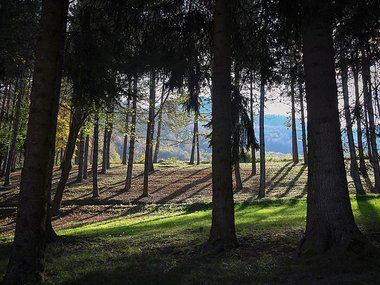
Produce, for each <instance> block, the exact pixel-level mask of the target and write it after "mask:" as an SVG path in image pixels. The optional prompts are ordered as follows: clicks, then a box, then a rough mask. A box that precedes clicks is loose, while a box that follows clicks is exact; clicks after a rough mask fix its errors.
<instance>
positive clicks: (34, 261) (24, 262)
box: [3, 0, 69, 284]
mask: <svg viewBox="0 0 380 285" xmlns="http://www.w3.org/2000/svg"><path fill="white" fill-rule="evenodd" d="M68 2H69V1H53V0H44V1H43V3H42V11H41V21H40V26H41V30H40V36H39V38H38V43H37V48H36V56H35V58H36V59H35V69H34V74H33V86H32V92H31V106H30V111H29V119H28V131H27V137H26V144H27V148H26V152H25V162H24V167H23V170H22V176H21V185H20V202H19V206H18V211H17V218H16V232H15V238H14V244H13V248H12V253H11V257H10V260H9V264H8V268H7V272H6V275H5V277H4V280H3V281H4V284H37V283H41V282H43V274H44V260H45V248H46V243H45V241H46V239H45V229H46V217H47V210H48V201H49V199H50V187H51V178H52V168H53V164H54V147H55V132H56V128H57V114H58V105H59V88H60V81H61V72H62V57H63V45H64V33H65V26H66V16H67V9H68Z"/></svg>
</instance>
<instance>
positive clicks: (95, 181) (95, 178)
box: [92, 115, 99, 197]
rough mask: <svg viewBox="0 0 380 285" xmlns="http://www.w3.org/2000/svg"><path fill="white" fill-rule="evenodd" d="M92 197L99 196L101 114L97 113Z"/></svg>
mask: <svg viewBox="0 0 380 285" xmlns="http://www.w3.org/2000/svg"><path fill="white" fill-rule="evenodd" d="M92 155H93V157H92V197H99V188H98V156H99V116H98V115H96V118H95V124H94V143H93V151H92Z"/></svg>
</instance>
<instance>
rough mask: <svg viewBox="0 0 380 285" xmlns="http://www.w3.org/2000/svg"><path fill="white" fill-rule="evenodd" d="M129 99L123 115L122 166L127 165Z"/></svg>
mask: <svg viewBox="0 0 380 285" xmlns="http://www.w3.org/2000/svg"><path fill="white" fill-rule="evenodd" d="M129 101H130V100H129V98H128V103H127V112H126V115H125V134H124V143H123V165H126V164H127V150H128V129H129V107H130V106H129V105H130V102H129Z"/></svg>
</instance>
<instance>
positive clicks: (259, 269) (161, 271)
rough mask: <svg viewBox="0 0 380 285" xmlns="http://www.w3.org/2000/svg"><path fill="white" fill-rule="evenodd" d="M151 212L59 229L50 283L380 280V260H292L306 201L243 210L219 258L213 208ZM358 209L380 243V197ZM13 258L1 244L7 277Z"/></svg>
mask: <svg viewBox="0 0 380 285" xmlns="http://www.w3.org/2000/svg"><path fill="white" fill-rule="evenodd" d="M149 207H153V208H154V207H156V208H155V209H156V210H158V212H157V213H156V214H155V215H153V216H152V215H146V214H147V213H149V212H150V211H151V210H152V209H149ZM149 207H148V208H144V209H141V213H135V214H134V215H131V216H129V217H127V218H126V217H124V218H118V219H113V220H109V221H105V222H104V221H103V222H99V223H95V224H89V225H86V226H82V227H77V228H68V229H64V230H60V231H59V234H60V235H61V238H60V240H59V241H58V242H56V243H54V244H51V245H49V247H48V251H47V274H46V282H47V283H48V284H217V283H220V284H268V283H269V284H283V283H289V284H295V283H299V284H311V283H312V282H317V284H320V283H319V282H322V281H324V282H326V283H325V284H337V282H338V283H342V282H343V283H342V284H366V283H367V284H369V283H371V284H373V280H378V279H374V278H378V277H380V276H378V275H377V273H376V272H379V269H380V264H379V263H378V261H375V262H374V261H372V260H371V261H368V260H365V259H364V260H363V259H362V260H350V261H349V266H346V265H347V264H346V263H345V262H342V264H338V265H337V264H335V263H334V264H332V263H331V262H329V261H326V260H325V261H324V262H323V264H319V265H318V266H315V264H314V263H313V264H314V265H313V264H306V263H304V262H301V261H296V260H295V259H294V251H295V248H296V246H297V242H298V241H299V239H300V238H301V236H302V231H303V228H304V223H305V212H306V201H305V200H304V199H300V200H296V199H277V200H269V199H265V200H261V201H246V202H244V203H240V204H237V205H236V224H237V233H238V237H239V242H240V245H241V246H240V247H239V248H237V249H235V250H232V251H230V252H228V253H221V254H218V255H212V254H210V253H207V252H205V251H203V247H202V244H203V243H204V242H205V241H206V239H207V236H208V232H209V227H210V221H211V211H210V205H209V204H207V203H197V204H184V205H170V206H168V205H167V206H166V207H158V208H157V206H155V205H151V206H149ZM352 207H353V210H354V215H355V218H356V220H357V222H358V224H359V226H360V227H361V229H362V230H363V231H364V232H365V233H366V234H367V235H368V236H369V237H370V239H371V240H372V241H373V242H374V243H377V244H378V243H379V242H380V234H379V232H380V226H379V223H378V221H379V220H380V219H379V217H380V198H379V197H377V196H369V197H358V199H356V197H352ZM8 255H9V240H8V241H5V240H3V246H2V247H1V248H0V272H1V273H3V272H4V271H5V266H6V262H7V258H8ZM343 264H344V266H343ZM363 265H364V266H365V267H363ZM337 266H338V267H337ZM331 268H334V270H332V269H331ZM363 268H365V269H363ZM340 281H342V282H340ZM351 281H352V282H351ZM371 281H372V282H371ZM350 282H351V283H350Z"/></svg>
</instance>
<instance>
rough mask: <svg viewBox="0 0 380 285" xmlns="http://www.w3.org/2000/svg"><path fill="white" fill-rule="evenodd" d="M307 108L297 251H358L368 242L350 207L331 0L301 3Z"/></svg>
mask: <svg viewBox="0 0 380 285" xmlns="http://www.w3.org/2000/svg"><path fill="white" fill-rule="evenodd" d="M302 8H303V13H304V18H303V22H302V36H303V55H304V56H303V60H304V66H305V82H306V100H307V111H308V112H307V113H308V142H309V164H308V195H307V219H306V232H305V236H304V238H303V239H302V241H301V243H300V247H299V251H298V253H299V254H301V255H305V256H310V255H316V254H321V253H324V252H326V251H328V250H338V251H339V252H345V251H348V250H362V249H363V247H364V246H366V245H367V243H366V240H365V238H364V236H363V235H362V233H361V232H360V231H359V229H358V228H357V226H356V224H355V221H354V217H353V214H352V210H351V203H350V198H349V194H348V186H347V178H346V171H345V166H344V158H343V149H342V140H341V133H340V124H339V111H338V98H337V87H336V81H335V66H334V49H333V39H332V19H331V18H332V12H331V9H332V7H331V0H309V1H303V2H302Z"/></svg>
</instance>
